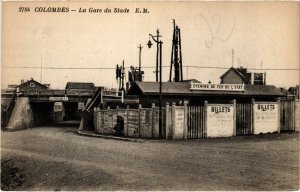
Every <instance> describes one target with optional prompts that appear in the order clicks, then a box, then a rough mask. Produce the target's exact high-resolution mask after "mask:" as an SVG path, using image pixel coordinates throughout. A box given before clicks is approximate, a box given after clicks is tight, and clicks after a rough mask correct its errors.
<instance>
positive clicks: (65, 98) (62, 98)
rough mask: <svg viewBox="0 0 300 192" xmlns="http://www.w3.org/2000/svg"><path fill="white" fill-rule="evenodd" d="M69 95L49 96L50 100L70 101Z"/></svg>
mask: <svg viewBox="0 0 300 192" xmlns="http://www.w3.org/2000/svg"><path fill="white" fill-rule="evenodd" d="M68 100H69V98H68V97H49V101H68Z"/></svg>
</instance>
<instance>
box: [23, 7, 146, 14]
mask: <svg viewBox="0 0 300 192" xmlns="http://www.w3.org/2000/svg"><path fill="white" fill-rule="evenodd" d="M33 10H34V12H40V13H43V12H44V13H51V12H52V13H68V12H70V11H75V12H77V11H78V12H79V13H86V12H88V13H130V10H129V9H128V8H105V9H101V8H93V7H90V8H82V7H80V8H79V9H70V8H69V7H34V8H33ZM30 11H31V8H30V7H19V12H30ZM134 12H135V13H149V11H148V9H146V8H135V10H134Z"/></svg>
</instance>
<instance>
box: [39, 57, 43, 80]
mask: <svg viewBox="0 0 300 192" xmlns="http://www.w3.org/2000/svg"><path fill="white" fill-rule="evenodd" d="M42 82H43V57H42V56H41V76H40V83H42Z"/></svg>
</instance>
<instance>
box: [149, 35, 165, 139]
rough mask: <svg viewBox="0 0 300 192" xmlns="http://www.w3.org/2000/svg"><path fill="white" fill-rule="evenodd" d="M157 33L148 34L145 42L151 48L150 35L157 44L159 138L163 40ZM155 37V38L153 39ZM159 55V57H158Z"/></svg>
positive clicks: (160, 129) (160, 131)
mask: <svg viewBox="0 0 300 192" xmlns="http://www.w3.org/2000/svg"><path fill="white" fill-rule="evenodd" d="M156 33H157V35H156V36H153V35H152V34H149V41H148V43H147V45H148V47H149V48H151V46H152V45H153V44H152V42H151V40H150V37H152V39H153V41H154V42H155V43H156V45H157V52H156V82H158V65H159V138H162V90H161V81H162V78H161V77H162V44H163V42H162V41H161V40H159V37H162V36H160V35H159V30H158V29H157V31H156ZM155 38H156V39H155ZM158 57H159V59H158Z"/></svg>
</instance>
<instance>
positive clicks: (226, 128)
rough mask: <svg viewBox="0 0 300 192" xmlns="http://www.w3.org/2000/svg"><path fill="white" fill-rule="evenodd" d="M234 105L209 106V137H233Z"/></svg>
mask: <svg viewBox="0 0 300 192" xmlns="http://www.w3.org/2000/svg"><path fill="white" fill-rule="evenodd" d="M233 112H234V111H233V105H232V104H215V105H214V104H211V105H208V106H207V137H230V136H233V123H234V122H233V117H234V116H233V115H234V113H233Z"/></svg>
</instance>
